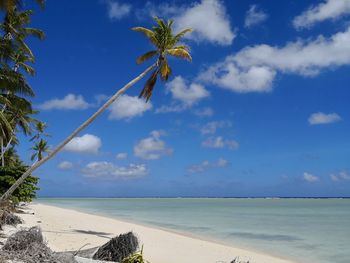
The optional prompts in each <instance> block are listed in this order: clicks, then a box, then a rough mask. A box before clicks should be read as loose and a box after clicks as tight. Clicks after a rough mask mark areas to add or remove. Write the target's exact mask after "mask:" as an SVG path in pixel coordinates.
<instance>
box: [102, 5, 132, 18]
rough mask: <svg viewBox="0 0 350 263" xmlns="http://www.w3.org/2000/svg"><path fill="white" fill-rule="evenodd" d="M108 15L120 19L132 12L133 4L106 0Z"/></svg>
mask: <svg viewBox="0 0 350 263" xmlns="http://www.w3.org/2000/svg"><path fill="white" fill-rule="evenodd" d="M106 4H107V11H108V17H109V19H111V20H119V19H122V18H124V17H126V16H128V15H129V14H130V11H131V5H130V4H126V3H120V2H117V1H106Z"/></svg>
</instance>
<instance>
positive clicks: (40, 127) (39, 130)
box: [30, 120, 49, 141]
mask: <svg viewBox="0 0 350 263" xmlns="http://www.w3.org/2000/svg"><path fill="white" fill-rule="evenodd" d="M34 122H35V127H34V129H35V131H36V133H35V135H34V136H33V137H32V138H31V139H30V141H34V140H39V139H40V138H41V137H42V136H49V135H48V134H47V133H46V132H45V130H46V128H47V124H46V123H45V122H42V121H37V120H34Z"/></svg>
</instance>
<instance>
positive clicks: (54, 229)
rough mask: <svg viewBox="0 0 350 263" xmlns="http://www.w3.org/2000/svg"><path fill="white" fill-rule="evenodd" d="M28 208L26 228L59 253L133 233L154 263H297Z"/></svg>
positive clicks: (70, 212)
mask: <svg viewBox="0 0 350 263" xmlns="http://www.w3.org/2000/svg"><path fill="white" fill-rule="evenodd" d="M29 208H30V210H32V211H33V212H34V213H35V215H31V214H25V215H21V216H22V218H23V219H24V220H25V222H26V224H25V226H28V227H29V226H34V225H39V226H40V227H41V228H42V231H43V234H44V237H45V239H46V240H47V241H48V245H49V247H51V248H52V249H53V250H56V251H67V250H75V249H79V248H80V247H82V246H83V245H86V244H88V245H87V246H85V248H91V247H95V246H100V245H102V244H104V243H105V242H107V241H108V240H109V238H111V237H114V236H116V235H118V234H121V233H125V232H128V231H134V232H135V234H136V235H137V236H138V237H139V239H140V244H144V253H145V258H146V259H147V260H149V261H150V262H151V263H163V262H167V263H179V262H181V263H187V262H188V263H190V262H193V259H194V258H195V259H196V261H197V262H201V263H216V262H227V263H229V262H231V260H233V259H234V258H235V257H239V258H240V259H241V260H250V262H251V263H255V262H256V263H296V261H292V260H289V259H284V258H280V257H277V256H273V255H270V254H266V253H263V252H257V251H253V250H250V249H245V248H238V247H235V246H232V245H228V244H224V242H216V241H214V240H207V239H204V238H201V237H197V236H195V235H191V233H183V232H180V233H179V232H177V231H171V230H169V229H164V228H162V227H155V226H153V225H152V226H149V225H143V224H139V223H135V222H129V221H124V220H120V219H116V218H115V217H107V216H105V215H103V216H102V215H95V214H91V213H90V214H89V213H86V212H81V211H78V210H74V209H70V208H69V209H67V208H61V207H57V206H53V205H45V204H40V203H38V202H36V203H32V204H30V205H29Z"/></svg>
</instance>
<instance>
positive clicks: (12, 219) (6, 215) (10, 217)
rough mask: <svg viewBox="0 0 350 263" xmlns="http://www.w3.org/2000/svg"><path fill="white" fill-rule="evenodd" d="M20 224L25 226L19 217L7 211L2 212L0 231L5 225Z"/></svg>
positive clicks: (0, 214) (0, 213)
mask: <svg viewBox="0 0 350 263" xmlns="http://www.w3.org/2000/svg"><path fill="white" fill-rule="evenodd" d="M19 224H23V220H22V219H21V218H20V217H19V216H17V215H15V214H13V213H10V212H8V211H6V210H0V230H1V229H2V226H4V225H11V226H17V225H19Z"/></svg>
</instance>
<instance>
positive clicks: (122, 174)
mask: <svg viewBox="0 0 350 263" xmlns="http://www.w3.org/2000/svg"><path fill="white" fill-rule="evenodd" d="M82 173H83V174H84V175H85V176H87V177H90V178H101V177H103V178H109V179H119V178H124V179H131V178H139V177H143V176H145V175H147V174H148V169H147V166H146V165H145V164H129V165H127V166H118V165H115V164H113V163H111V162H105V161H101V162H91V163H88V164H87V165H86V166H85V167H84V169H83V170H82Z"/></svg>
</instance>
